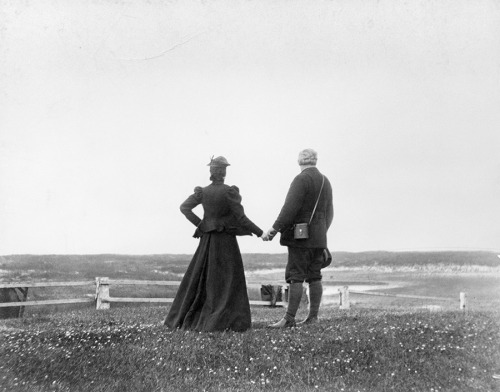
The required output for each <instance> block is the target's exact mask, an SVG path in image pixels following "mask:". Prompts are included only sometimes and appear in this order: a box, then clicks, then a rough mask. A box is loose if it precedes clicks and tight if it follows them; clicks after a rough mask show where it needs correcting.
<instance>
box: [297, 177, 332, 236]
mask: <svg viewBox="0 0 500 392" xmlns="http://www.w3.org/2000/svg"><path fill="white" fill-rule="evenodd" d="M323 185H325V176H323V182H322V183H321V189H320V190H319V195H318V198H317V199H316V204H315V205H314V209H313V212H312V214H311V218H310V219H309V223H295V224H294V225H293V238H294V239H296V240H306V239H308V238H309V225H310V224H311V222H312V219H313V216H314V213H315V212H316V207H317V206H318V202H319V198H320V196H321V192H322V191H323Z"/></svg>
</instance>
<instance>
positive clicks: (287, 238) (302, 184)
mask: <svg viewBox="0 0 500 392" xmlns="http://www.w3.org/2000/svg"><path fill="white" fill-rule="evenodd" d="M324 178H325V183H324V185H323V190H322V192H321V197H320V199H319V202H318V206H317V207H316V212H315V213H314V217H313V220H312V222H311V224H310V226H309V238H308V239H300V240H296V239H294V238H293V225H294V224H295V223H308V222H309V219H310V218H311V215H312V212H313V210H314V205H315V204H316V200H317V198H318V194H319V191H320V189H321V182H322V180H323V175H322V174H321V173H320V171H319V170H318V169H317V168H316V167H309V168H307V169H304V170H303V171H302V172H301V173H300V174H298V175H297V176H296V177H295V178H294V179H293V181H292V184H291V185H290V189H289V190H288V194H287V195H286V199H285V204H284V205H283V207H282V208H281V212H280V214H279V216H278V218H277V219H276V222H274V225H273V228H274V229H275V230H277V231H279V232H280V233H281V238H280V244H281V245H284V246H290V247H294V248H323V249H324V248H327V238H326V233H327V231H328V229H329V228H330V225H331V224H332V220H333V200H332V186H331V184H330V181H329V180H328V178H326V176H325V177H324Z"/></svg>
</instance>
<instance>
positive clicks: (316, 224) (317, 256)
mask: <svg viewBox="0 0 500 392" xmlns="http://www.w3.org/2000/svg"><path fill="white" fill-rule="evenodd" d="M317 160H318V154H317V153H316V151H314V150H312V149H305V150H303V151H301V152H300V153H299V157H298V164H299V166H300V174H299V175H297V176H296V177H295V178H294V180H293V181H292V184H291V185H290V189H289V190H288V194H287V196H286V199H285V204H284V205H283V207H282V209H281V212H280V214H279V216H278V218H277V219H276V222H274V224H273V226H272V227H271V228H270V229H269V230H268V231H267V233H266V236H265V237H263V239H264V240H269V241H271V240H272V239H273V237H274V236H275V235H276V233H277V232H280V234H281V236H280V237H281V238H280V244H281V245H283V246H287V247H288V262H287V265H286V270H285V280H286V282H287V283H288V284H289V292H288V307H287V310H286V314H285V315H284V317H283V318H282V319H281V320H280V321H278V322H277V323H275V324H272V325H270V326H269V327H271V328H288V327H293V326H295V324H296V323H295V315H296V313H297V310H298V308H299V305H300V300H301V298H302V291H303V283H304V281H306V282H307V283H308V284H309V299H310V303H309V315H308V316H307V318H306V319H305V320H304V321H302V322H301V323H299V324H309V323H315V322H317V321H318V312H319V307H320V304H321V297H322V295H323V285H322V283H321V266H322V264H323V250H324V249H327V240H326V233H327V231H328V229H329V227H330V225H331V223H332V220H333V202H332V186H331V184H330V181H329V180H328V178H326V177H325V176H324V175H322V174H321V173H320V171H319V170H318V169H317V168H316V162H317ZM320 192H321V193H320ZM316 203H317V205H316ZM315 205H316V209H315ZM313 211H314V215H313ZM311 216H312V219H311ZM310 220H311V222H310V224H309V238H307V239H295V238H294V229H293V225H294V224H296V223H309V221H310Z"/></svg>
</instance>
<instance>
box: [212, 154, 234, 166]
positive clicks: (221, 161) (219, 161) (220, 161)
mask: <svg viewBox="0 0 500 392" xmlns="http://www.w3.org/2000/svg"><path fill="white" fill-rule="evenodd" d="M207 166H218V167H226V166H231V165H230V164H229V162H228V161H227V159H226V158H224V157H223V156H220V157H217V158H214V157H212V159H210V163H209V164H208V165H207Z"/></svg>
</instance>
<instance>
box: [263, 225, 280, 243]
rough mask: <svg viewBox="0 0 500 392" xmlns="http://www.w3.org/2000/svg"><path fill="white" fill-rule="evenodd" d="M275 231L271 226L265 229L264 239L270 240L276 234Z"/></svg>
mask: <svg viewBox="0 0 500 392" xmlns="http://www.w3.org/2000/svg"><path fill="white" fill-rule="evenodd" d="M276 233H277V231H276V230H274V229H273V228H272V227H271V228H270V229H269V230H268V231H267V233H266V238H267V240H264V241H272V240H273V238H274V236H275V235H276Z"/></svg>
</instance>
